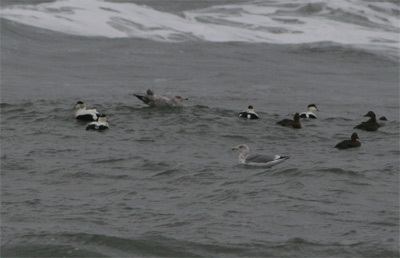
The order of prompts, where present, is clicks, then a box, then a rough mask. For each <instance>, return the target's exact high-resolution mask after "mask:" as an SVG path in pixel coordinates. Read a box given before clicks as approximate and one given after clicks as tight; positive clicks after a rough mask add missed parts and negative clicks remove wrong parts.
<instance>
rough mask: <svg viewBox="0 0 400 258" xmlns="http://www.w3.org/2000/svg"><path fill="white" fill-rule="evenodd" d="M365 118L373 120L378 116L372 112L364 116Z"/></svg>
mask: <svg viewBox="0 0 400 258" xmlns="http://www.w3.org/2000/svg"><path fill="white" fill-rule="evenodd" d="M364 117H371V118H375V117H376V115H375V113H374V112H372V111H368V113H367V114H366V115H365V116H364Z"/></svg>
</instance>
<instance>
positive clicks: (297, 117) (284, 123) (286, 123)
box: [276, 113, 301, 129]
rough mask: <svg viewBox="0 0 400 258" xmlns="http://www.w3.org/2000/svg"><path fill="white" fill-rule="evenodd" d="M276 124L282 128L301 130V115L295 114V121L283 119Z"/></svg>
mask: <svg viewBox="0 0 400 258" xmlns="http://www.w3.org/2000/svg"><path fill="white" fill-rule="evenodd" d="M276 123H277V124H278V125H281V126H287V127H293V128H296V129H299V128H301V124H300V114H299V113H296V114H294V116H293V120H290V119H283V120H281V121H279V122H276Z"/></svg>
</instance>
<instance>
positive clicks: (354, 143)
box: [335, 133, 361, 150]
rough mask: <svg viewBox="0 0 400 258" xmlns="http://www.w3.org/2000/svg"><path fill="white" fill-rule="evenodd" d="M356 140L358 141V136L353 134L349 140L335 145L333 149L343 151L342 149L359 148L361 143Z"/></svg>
mask: <svg viewBox="0 0 400 258" xmlns="http://www.w3.org/2000/svg"><path fill="white" fill-rule="evenodd" d="M357 139H359V138H358V134H357V133H353V134H352V135H351V140H344V141H341V142H339V143H338V144H336V146H335V148H338V149H341V150H343V149H349V148H355V147H360V146H361V142H359V141H357Z"/></svg>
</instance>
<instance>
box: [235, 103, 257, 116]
mask: <svg viewBox="0 0 400 258" xmlns="http://www.w3.org/2000/svg"><path fill="white" fill-rule="evenodd" d="M239 117H243V118H247V119H258V115H257V113H256V112H255V111H254V109H253V106H252V105H250V106H248V108H247V110H243V111H242V112H240V113H239Z"/></svg>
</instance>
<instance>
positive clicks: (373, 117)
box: [354, 111, 380, 131]
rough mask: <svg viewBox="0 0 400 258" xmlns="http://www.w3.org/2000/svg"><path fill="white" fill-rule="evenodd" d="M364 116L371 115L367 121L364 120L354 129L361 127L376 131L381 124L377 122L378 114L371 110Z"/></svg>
mask: <svg viewBox="0 0 400 258" xmlns="http://www.w3.org/2000/svg"><path fill="white" fill-rule="evenodd" d="M364 117H369V118H370V119H369V120H368V121H367V122H362V123H361V124H359V125H357V126H355V127H354V129H361V130H366V131H376V130H378V128H379V127H380V125H379V124H378V123H377V122H376V115H375V113H374V112H372V111H369V112H368V113H367V114H366V115H365V116H364Z"/></svg>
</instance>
